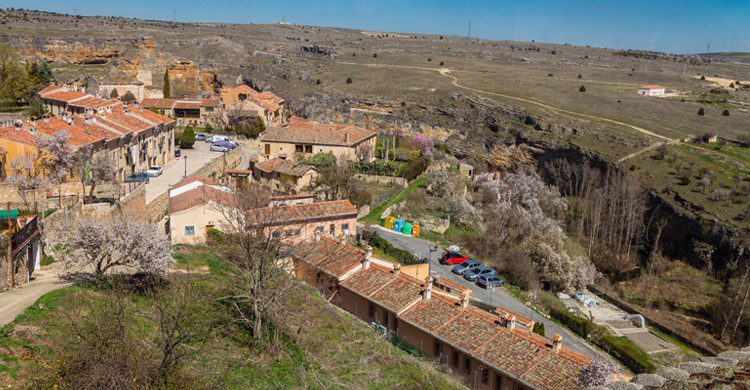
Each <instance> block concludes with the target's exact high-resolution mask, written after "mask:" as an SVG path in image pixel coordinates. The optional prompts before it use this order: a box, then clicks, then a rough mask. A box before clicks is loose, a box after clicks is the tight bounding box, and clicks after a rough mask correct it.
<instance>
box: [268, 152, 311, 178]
mask: <svg viewBox="0 0 750 390" xmlns="http://www.w3.org/2000/svg"><path fill="white" fill-rule="evenodd" d="M255 168H257V169H259V170H261V171H263V172H266V173H273V172H278V173H281V174H284V175H289V176H302V175H304V174H305V173H307V171H309V170H311V169H315V168H313V167H312V166H311V165H303V164H297V163H295V162H294V161H291V160H284V159H282V158H278V157H276V158H271V159H268V160H265V161H262V162H259V163H258V164H255Z"/></svg>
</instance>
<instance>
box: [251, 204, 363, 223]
mask: <svg viewBox="0 0 750 390" xmlns="http://www.w3.org/2000/svg"><path fill="white" fill-rule="evenodd" d="M356 216H357V208H356V207H355V206H354V205H353V204H352V203H351V202H349V200H348V199H344V200H332V201H328V202H315V203H302V204H294V205H284V206H271V207H261V208H257V209H253V210H250V212H249V216H248V219H249V221H248V223H250V224H251V225H254V224H256V223H258V222H257V221H260V222H259V223H260V224H261V225H264V226H276V225H280V224H290V223H300V222H312V221H316V220H321V219H322V220H328V219H343V218H355V217H356Z"/></svg>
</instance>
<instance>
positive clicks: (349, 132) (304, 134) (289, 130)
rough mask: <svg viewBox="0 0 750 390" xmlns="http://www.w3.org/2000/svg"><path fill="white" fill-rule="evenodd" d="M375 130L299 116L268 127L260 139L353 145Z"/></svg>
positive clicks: (375, 133) (263, 140) (297, 142)
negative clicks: (314, 120)
mask: <svg viewBox="0 0 750 390" xmlns="http://www.w3.org/2000/svg"><path fill="white" fill-rule="evenodd" d="M376 135H377V132H375V131H372V130H368V129H365V128H363V127H358V126H354V125H341V124H334V123H316V122H311V121H308V120H304V119H301V118H293V119H292V120H289V123H287V124H284V125H281V126H279V127H274V128H269V129H268V130H266V131H265V132H264V133H263V135H261V138H260V140H261V141H262V142H284V143H293V144H313V145H333V146H350V147H351V146H355V145H357V144H359V143H361V142H363V141H366V140H368V139H370V138H373V137H375V136H376Z"/></svg>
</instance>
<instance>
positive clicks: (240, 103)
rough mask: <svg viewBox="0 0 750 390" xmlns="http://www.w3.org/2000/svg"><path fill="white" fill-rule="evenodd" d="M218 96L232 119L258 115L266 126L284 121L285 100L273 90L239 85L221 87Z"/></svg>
mask: <svg viewBox="0 0 750 390" xmlns="http://www.w3.org/2000/svg"><path fill="white" fill-rule="evenodd" d="M220 96H221V103H222V105H223V107H224V108H225V112H226V115H227V116H230V117H234V119H237V120H242V119H249V118H253V117H258V118H261V119H262V120H263V122H264V123H265V124H266V126H267V127H271V126H274V125H280V124H283V123H285V122H286V101H284V99H282V98H280V97H279V96H277V95H276V94H275V93H273V92H270V91H266V92H258V91H256V90H254V89H253V88H251V87H250V86H248V85H240V86H238V87H234V88H229V87H225V88H222V89H221V91H220Z"/></svg>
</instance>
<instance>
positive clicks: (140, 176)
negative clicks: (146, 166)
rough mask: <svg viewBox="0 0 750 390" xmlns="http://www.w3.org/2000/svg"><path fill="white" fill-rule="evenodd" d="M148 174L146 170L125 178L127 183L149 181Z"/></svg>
mask: <svg viewBox="0 0 750 390" xmlns="http://www.w3.org/2000/svg"><path fill="white" fill-rule="evenodd" d="M148 180H149V179H148V174H147V173H146V172H136V173H134V174H132V175H130V176H128V177H126V178H125V183H148Z"/></svg>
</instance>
